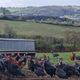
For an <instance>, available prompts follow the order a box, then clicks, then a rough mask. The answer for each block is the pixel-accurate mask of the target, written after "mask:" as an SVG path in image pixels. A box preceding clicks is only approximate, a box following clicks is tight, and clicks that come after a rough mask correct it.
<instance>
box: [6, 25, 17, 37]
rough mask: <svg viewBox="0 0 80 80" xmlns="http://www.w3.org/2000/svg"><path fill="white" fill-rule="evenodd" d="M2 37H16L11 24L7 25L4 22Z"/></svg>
mask: <svg viewBox="0 0 80 80" xmlns="http://www.w3.org/2000/svg"><path fill="white" fill-rule="evenodd" d="M4 37H6V38H16V32H15V30H14V29H13V28H12V27H11V26H9V25H8V24H5V26H4Z"/></svg>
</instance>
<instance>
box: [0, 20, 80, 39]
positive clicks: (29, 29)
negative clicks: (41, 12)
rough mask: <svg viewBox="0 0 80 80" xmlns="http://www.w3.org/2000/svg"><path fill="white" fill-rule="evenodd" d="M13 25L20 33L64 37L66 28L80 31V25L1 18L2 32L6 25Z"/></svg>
mask: <svg viewBox="0 0 80 80" xmlns="http://www.w3.org/2000/svg"><path fill="white" fill-rule="evenodd" d="M6 24H7V25H8V26H11V27H12V28H13V29H14V30H15V31H16V32H17V34H18V35H42V36H53V37H58V38H59V37H60V38H61V37H64V34H65V31H66V30H71V31H72V30H73V31H77V32H78V31H80V27H77V28H76V27H71V26H59V25H49V24H42V23H35V22H33V23H32V22H23V21H6V20H0V33H1V34H2V33H4V26H6Z"/></svg>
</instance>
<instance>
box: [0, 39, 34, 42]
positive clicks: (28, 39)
mask: <svg viewBox="0 0 80 80" xmlns="http://www.w3.org/2000/svg"><path fill="white" fill-rule="evenodd" d="M1 40H4V41H6V40H7V41H29V42H30V41H35V40H33V39H15V38H0V41H1Z"/></svg>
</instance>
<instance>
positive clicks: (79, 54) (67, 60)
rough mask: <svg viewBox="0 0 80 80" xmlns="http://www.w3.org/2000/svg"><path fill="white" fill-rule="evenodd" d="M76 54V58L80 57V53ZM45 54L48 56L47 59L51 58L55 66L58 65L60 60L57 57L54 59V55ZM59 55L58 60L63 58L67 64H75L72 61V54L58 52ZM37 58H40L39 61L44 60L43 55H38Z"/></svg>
mask: <svg viewBox="0 0 80 80" xmlns="http://www.w3.org/2000/svg"><path fill="white" fill-rule="evenodd" d="M74 53H75V54H76V56H80V52H74ZM45 54H46V56H47V58H48V57H49V58H50V61H51V62H52V63H53V64H56V63H57V62H58V59H57V58H56V57H53V54H52V53H45ZM58 54H59V56H58V58H63V60H64V62H65V63H68V64H73V63H74V62H73V61H71V60H70V54H71V52H63V53H60V52H58ZM36 57H38V59H40V58H42V57H43V53H36Z"/></svg>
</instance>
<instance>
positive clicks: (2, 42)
mask: <svg viewBox="0 0 80 80" xmlns="http://www.w3.org/2000/svg"><path fill="white" fill-rule="evenodd" d="M0 53H11V54H12V53H26V54H27V55H33V56H35V41H34V40H32V39H8V38H0Z"/></svg>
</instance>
